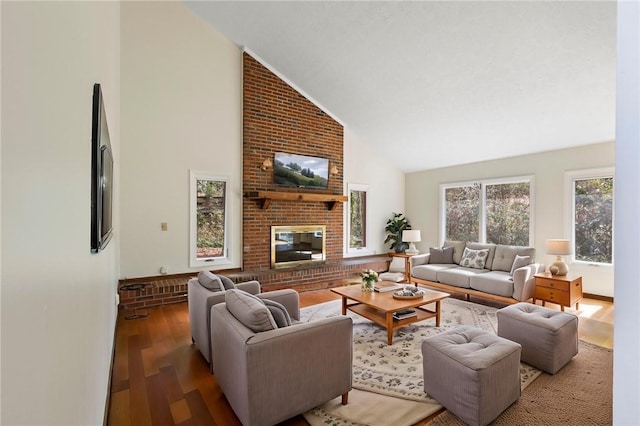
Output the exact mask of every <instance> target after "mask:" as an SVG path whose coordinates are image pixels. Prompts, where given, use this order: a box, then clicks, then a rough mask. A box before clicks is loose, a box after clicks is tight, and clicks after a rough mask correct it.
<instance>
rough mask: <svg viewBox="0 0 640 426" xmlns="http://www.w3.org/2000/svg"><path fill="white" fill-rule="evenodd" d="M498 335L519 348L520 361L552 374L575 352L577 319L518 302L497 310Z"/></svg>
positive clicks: (566, 314)
mask: <svg viewBox="0 0 640 426" xmlns="http://www.w3.org/2000/svg"><path fill="white" fill-rule="evenodd" d="M497 316H498V336H501V337H504V338H505V339H509V340H512V341H514V342H517V343H520V345H522V362H526V363H527V364H529V365H532V366H534V367H536V368H539V369H541V370H544V371H546V372H547V373H549V374H555V373H556V372H557V371H558V370H560V369H561V368H562V367H564V365H565V364H566V363H568V362H569V361H570V360H571V358H573V357H574V356H575V355H576V354H577V353H578V317H577V316H575V315H573V314H570V313H568V312H561V311H555V310H553V309H549V308H545V307H542V306H538V305H533V304H531V303H526V302H521V303H516V304H515V305H510V306H507V307H505V308H502V309H500V310H498V313H497Z"/></svg>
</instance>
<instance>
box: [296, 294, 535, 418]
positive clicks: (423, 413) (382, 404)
mask: <svg viewBox="0 0 640 426" xmlns="http://www.w3.org/2000/svg"><path fill="white" fill-rule="evenodd" d="M340 310H341V301H339V300H336V301H332V302H327V303H323V304H320V305H314V306H311V307H309V308H304V309H302V310H301V314H300V315H301V321H305V322H306V321H313V320H316V319H320V318H327V317H331V316H336V315H340ZM496 311H497V309H496V308H493V307H489V306H484V305H479V304H475V303H470V302H465V301H462V300H457V299H445V300H443V301H442V314H441V321H440V327H435V321H434V320H433V319H431V320H425V321H422V322H419V323H416V324H412V325H409V326H406V327H403V328H400V329H398V330H396V331H395V333H394V336H393V345H391V346H389V345H387V332H386V330H384V329H383V328H382V327H380V326H378V325H376V324H373V323H372V322H371V321H369V320H367V319H365V318H363V317H361V316H359V315H357V314H354V313H352V312H348V315H349V316H350V317H351V318H352V319H353V388H354V389H355V390H356V391H352V392H351V393H350V396H349V400H350V401H349V404H347V405H346V406H342V405H340V404H339V398H337V399H336V400H332V401H329V402H328V403H326V404H323V405H321V406H319V407H316V408H315V409H313V410H310V411H309V412H307V413H305V414H304V416H305V418H306V419H307V421H308V422H309V423H310V424H311V425H335V426H341V425H368V426H376V425H390V424H393V425H397V426H403V425H407V426H408V425H412V424H415V423H416V422H418V421H420V420H421V419H424V418H426V417H428V416H430V415H432V414H434V413H436V412H437V411H438V410H440V409H441V408H442V406H441V405H440V404H439V403H438V402H437V401H436V400H434V399H433V398H431V397H430V396H429V395H427V394H426V393H425V392H424V390H423V389H424V388H423V380H424V378H423V374H422V351H421V345H422V341H423V340H424V339H425V338H427V337H429V336H433V335H436V334H439V333H442V332H443V331H446V330H448V329H451V328H454V327H457V326H459V325H473V326H475V327H478V328H481V329H483V330H486V331H488V332H491V333H494V334H495V333H496V329H497V318H496ZM520 374H521V386H522V388H523V389H524V388H525V387H526V386H528V385H529V384H530V383H531V382H532V381H533V380H534V379H535V378H536V377H538V376H539V375H540V370H537V369H535V368H533V367H531V366H529V365H527V364H521V368H520ZM352 394H353V395H352ZM391 415H394V416H395V417H394V419H391V418H390V417H389V416H391Z"/></svg>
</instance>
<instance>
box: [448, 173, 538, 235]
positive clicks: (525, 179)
mask: <svg viewBox="0 0 640 426" xmlns="http://www.w3.org/2000/svg"><path fill="white" fill-rule="evenodd" d="M511 183H529V247H535V217H534V216H535V193H536V191H535V176H534V175H523V176H511V177H502V178H490V179H476V180H468V181H462V182H451V183H441V184H440V194H439V204H440V210H439V220H438V222H439V225H438V226H439V229H440V232H439V237H440V246H442V245H443V244H444V242H445V241H446V237H447V236H446V232H447V229H446V223H447V207H446V194H445V192H446V190H447V189H449V188H460V187H464V186H472V185H475V184H479V185H480V206H479V210H480V211H479V212H478V228H479V229H478V242H479V243H482V244H486V241H487V185H504V184H511Z"/></svg>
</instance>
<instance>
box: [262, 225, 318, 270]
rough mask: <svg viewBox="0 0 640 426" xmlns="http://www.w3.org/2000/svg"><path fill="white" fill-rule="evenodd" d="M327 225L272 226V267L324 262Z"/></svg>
mask: <svg viewBox="0 0 640 426" xmlns="http://www.w3.org/2000/svg"><path fill="white" fill-rule="evenodd" d="M325 233H326V226H324V225H302V226H272V227H271V267H272V268H290V267H293V266H298V265H302V264H305V263H316V262H324V261H325V260H326V248H325V238H324V236H325Z"/></svg>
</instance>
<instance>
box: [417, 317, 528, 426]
mask: <svg viewBox="0 0 640 426" xmlns="http://www.w3.org/2000/svg"><path fill="white" fill-rule="evenodd" d="M422 366H423V372H424V390H425V392H427V393H428V394H429V395H430V396H432V397H433V398H434V399H436V400H437V401H438V402H439V403H440V404H442V405H443V406H444V407H445V408H446V409H447V410H449V411H450V412H451V413H453V414H455V415H456V416H458V417H459V418H460V419H461V420H462V421H464V422H465V423H467V424H469V425H486V424H488V423H490V422H491V421H492V420H493V419H495V418H496V417H498V415H499V414H500V413H502V412H503V411H504V410H505V409H506V408H507V407H509V405H511V404H512V403H513V402H515V401H516V400H517V399H518V398H519V397H520V345H519V344H517V343H514V342H512V341H509V340H506V339H503V338H501V337H498V336H496V335H495V334H491V333H487V332H486V331H483V330H480V329H479V328H475V327H470V326H462V327H458V328H456V329H454V330H450V331H446V332H444V333H441V334H438V335H437V336H433V337H429V338H427V339H425V340H424V341H423V342H422Z"/></svg>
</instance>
